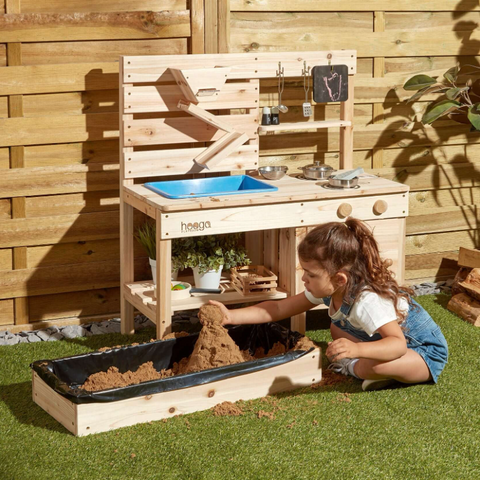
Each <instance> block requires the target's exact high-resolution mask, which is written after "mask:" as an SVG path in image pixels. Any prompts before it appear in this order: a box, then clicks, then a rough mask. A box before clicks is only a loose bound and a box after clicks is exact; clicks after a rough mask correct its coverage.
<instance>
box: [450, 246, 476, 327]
mask: <svg viewBox="0 0 480 480" xmlns="http://www.w3.org/2000/svg"><path fill="white" fill-rule="evenodd" d="M458 266H459V267H460V270H459V271H458V272H457V275H456V276H455V280H454V282H453V285H452V298H451V299H450V301H449V302H448V305H447V308H448V309H449V310H450V311H451V312H453V313H456V314H457V315H458V316H459V317H461V318H463V319H464V320H466V321H467V322H469V323H471V324H473V325H475V326H476V327H480V250H472V249H469V248H463V247H460V251H459V255H458Z"/></svg>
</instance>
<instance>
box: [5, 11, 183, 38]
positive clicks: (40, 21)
mask: <svg viewBox="0 0 480 480" xmlns="http://www.w3.org/2000/svg"><path fill="white" fill-rule="evenodd" d="M189 36H190V12H189V11H188V10H183V11H171V12H169V11H163V12H101V13H99V12H93V13H92V12H89V13H79V12H77V13H74V14H62V13H55V14H49V13H25V14H7V15H3V16H2V17H0V42H38V41H39V39H41V41H42V42H54V41H77V40H125V39H142V38H176V37H189Z"/></svg>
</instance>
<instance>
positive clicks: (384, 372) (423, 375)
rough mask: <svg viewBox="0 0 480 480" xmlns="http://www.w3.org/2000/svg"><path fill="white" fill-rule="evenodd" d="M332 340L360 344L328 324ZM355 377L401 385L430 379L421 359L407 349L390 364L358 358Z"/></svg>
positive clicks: (357, 340)
mask: <svg viewBox="0 0 480 480" xmlns="http://www.w3.org/2000/svg"><path fill="white" fill-rule="evenodd" d="M330 332H331V334H332V338H333V339H334V340H336V339H337V338H348V339H349V340H351V341H352V342H355V343H357V342H360V341H361V340H359V339H358V338H355V337H354V336H352V335H350V334H349V333H347V332H344V331H343V330H341V329H340V328H338V327H336V326H335V325H334V324H333V323H331V324H330ZM354 370H355V375H357V376H358V377H360V378H362V379H368V380H376V379H381V378H393V379H395V380H397V381H398V382H402V383H423V382H428V381H429V380H431V379H432V375H431V373H430V370H429V369H428V367H427V364H426V363H425V361H424V360H423V358H422V357H421V356H420V355H419V354H418V353H417V352H415V351H413V350H411V349H408V350H407V353H406V354H405V355H403V357H400V358H397V359H395V360H392V361H390V362H379V361H378V360H370V359H367V358H360V359H359V360H358V362H357V363H356V364H355V367H354Z"/></svg>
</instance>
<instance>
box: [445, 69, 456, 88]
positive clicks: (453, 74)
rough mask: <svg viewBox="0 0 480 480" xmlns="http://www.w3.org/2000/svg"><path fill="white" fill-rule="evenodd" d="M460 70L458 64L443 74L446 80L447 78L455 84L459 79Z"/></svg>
mask: <svg viewBox="0 0 480 480" xmlns="http://www.w3.org/2000/svg"><path fill="white" fill-rule="evenodd" d="M458 70H459V68H458V66H455V67H452V68H449V69H448V70H447V71H446V72H445V73H444V74H443V78H445V80H447V81H448V82H450V83H451V84H452V85H454V84H455V82H456V81H457V78H458Z"/></svg>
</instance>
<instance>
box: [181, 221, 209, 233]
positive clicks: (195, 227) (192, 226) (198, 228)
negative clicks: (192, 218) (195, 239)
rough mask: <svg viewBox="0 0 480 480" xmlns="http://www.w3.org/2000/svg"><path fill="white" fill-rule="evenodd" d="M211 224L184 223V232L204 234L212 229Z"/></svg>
mask: <svg viewBox="0 0 480 480" xmlns="http://www.w3.org/2000/svg"><path fill="white" fill-rule="evenodd" d="M211 226H212V225H211V224H210V222H194V223H185V222H182V232H203V231H204V230H205V229H206V228H211Z"/></svg>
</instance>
